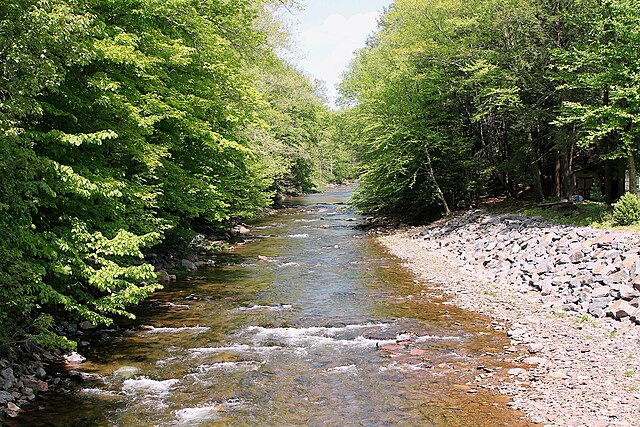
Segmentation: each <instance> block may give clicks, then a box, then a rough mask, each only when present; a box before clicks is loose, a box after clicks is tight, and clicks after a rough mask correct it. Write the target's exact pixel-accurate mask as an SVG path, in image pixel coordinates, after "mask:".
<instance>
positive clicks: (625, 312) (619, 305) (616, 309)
mask: <svg viewBox="0 0 640 427" xmlns="http://www.w3.org/2000/svg"><path fill="white" fill-rule="evenodd" d="M637 312H638V309H637V308H636V307H634V306H632V305H631V304H629V303H628V302H627V301H624V300H618V301H615V302H614V303H613V304H611V305H610V306H609V307H607V309H606V310H605V313H606V314H607V316H610V317H613V318H614V319H616V320H620V319H622V318H625V317H629V316H631V315H634V316H635V314H636V313H637Z"/></svg>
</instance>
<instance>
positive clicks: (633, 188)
mask: <svg viewBox="0 0 640 427" xmlns="http://www.w3.org/2000/svg"><path fill="white" fill-rule="evenodd" d="M628 167H629V193H631V194H633V195H634V196H636V197H637V196H638V173H637V172H636V156H635V154H633V153H632V154H629V165H628Z"/></svg>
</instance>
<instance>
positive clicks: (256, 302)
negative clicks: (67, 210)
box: [15, 187, 530, 427]
mask: <svg viewBox="0 0 640 427" xmlns="http://www.w3.org/2000/svg"><path fill="white" fill-rule="evenodd" d="M350 190H351V189H350V188H345V187H340V188H336V189H332V190H329V191H328V192H326V193H323V194H317V195H309V196H304V197H300V198H296V199H294V200H293V201H291V202H290V204H289V206H288V207H287V208H286V209H283V210H282V211H281V212H280V213H279V214H278V215H277V216H273V217H269V218H266V219H263V220H260V221H257V222H255V223H254V224H253V226H252V232H253V235H254V237H255V239H254V240H253V241H250V242H247V243H245V244H243V245H240V246H238V247H237V248H235V249H234V250H233V251H231V252H227V253H223V254H220V255H219V256H218V258H217V260H218V266H217V267H215V268H211V269H207V270H200V271H198V272H197V273H196V275H197V276H204V277H206V280H205V279H204V278H203V277H200V278H199V280H181V281H179V282H177V283H175V284H171V285H169V286H167V287H166V288H165V290H163V291H160V292H157V293H155V294H154V295H153V296H152V298H151V299H150V301H148V302H147V303H145V304H144V305H143V307H141V308H140V310H139V311H138V320H137V321H136V322H137V326H134V327H132V328H131V329H130V330H129V331H128V332H127V333H125V334H121V335H120V336H119V337H118V338H117V339H116V340H114V341H112V342H110V343H108V344H104V345H102V346H97V347H94V348H93V349H92V350H91V352H87V354H86V356H87V358H88V360H87V362H85V363H83V364H82V365H81V367H80V369H82V371H84V372H90V373H95V374H99V375H101V376H102V380H100V381H96V382H85V383H82V384H77V386H76V388H75V389H74V390H73V393H70V394H60V393H57V394H56V393H48V394H46V395H45V396H44V397H43V398H42V399H41V400H39V401H37V402H36V403H35V404H34V405H32V407H31V408H27V409H28V410H29V411H28V412H27V414H25V415H23V416H22V417H21V418H18V420H17V423H16V424H15V425H29V426H83V427H87V426H174V425H184V426H187V425H188V426H499V425H507V426H526V425H530V424H527V423H526V422H524V421H522V420H521V416H522V414H520V413H518V412H516V411H513V410H511V409H509V407H508V405H507V403H508V401H507V399H506V398H504V397H501V396H497V395H495V394H491V393H489V392H486V391H484V390H482V389H479V390H478V391H477V392H476V390H475V389H471V390H470V388H471V387H470V386H469V385H468V383H473V380H474V377H475V376H476V375H478V372H479V371H478V367H480V366H484V367H488V368H490V369H492V370H496V369H498V370H500V369H501V368H502V369H505V367H507V366H510V365H509V364H508V362H507V361H505V360H504V356H503V347H504V346H505V345H508V342H507V341H506V339H505V338H504V337H503V335H501V334H498V333H495V332H494V331H493V330H492V329H491V328H490V326H489V324H490V320H489V319H487V318H485V317H482V316H479V315H475V314H473V313H469V312H465V311H462V310H459V309H457V308H455V307H453V306H452V305H450V304H447V303H446V302H445V301H443V300H442V299H438V298H437V297H433V296H432V295H430V292H428V288H425V286H424V285H421V284H416V282H415V280H414V277H412V276H411V275H409V274H408V273H407V272H406V271H405V270H403V269H402V267H401V266H400V265H399V260H398V259H396V258H394V257H392V256H391V255H389V254H387V253H386V252H385V251H384V250H383V249H382V248H381V247H380V246H378V245H377V244H376V243H375V242H374V241H373V240H372V239H371V238H369V237H367V236H365V235H364V234H363V233H362V232H360V231H358V230H357V229H355V228H354V225H355V224H357V221H359V220H360V218H359V217H357V216H356V215H354V214H353V213H352V212H349V211H348V210H347V209H346V207H345V203H346V202H347V200H348V197H349V195H350ZM354 219H355V220H356V221H354ZM425 290H427V291H426V292H425ZM141 325H145V326H141Z"/></svg>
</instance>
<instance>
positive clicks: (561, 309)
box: [379, 211, 640, 427]
mask: <svg viewBox="0 0 640 427" xmlns="http://www.w3.org/2000/svg"><path fill="white" fill-rule="evenodd" d="M379 240H380V242H381V243H382V244H383V245H384V246H386V247H387V248H388V249H389V250H390V252H391V253H393V254H394V255H396V256H398V257H400V258H402V259H403V260H404V261H405V262H406V265H407V267H408V268H409V269H410V270H412V271H413V272H414V273H415V274H417V275H418V276H419V277H420V278H421V279H422V280H424V281H426V282H428V283H430V284H436V285H439V288H440V289H441V290H442V292H443V293H445V294H447V295H449V296H450V297H451V303H452V304H455V305H457V306H460V307H462V308H466V309H471V310H474V311H477V312H480V313H483V314H486V315H489V316H491V317H492V318H494V319H497V320H500V321H505V322H507V323H508V324H509V326H506V327H505V333H506V334H507V335H508V336H509V337H510V339H511V344H512V347H511V348H506V349H505V351H506V352H519V353H521V355H520V357H519V360H522V361H523V362H524V363H525V364H526V365H528V366H530V368H528V369H521V370H517V369H516V370H513V371H512V372H510V374H512V375H511V376H512V379H511V381H503V382H500V383H498V384H493V385H490V387H491V388H494V389H496V390H498V391H500V392H501V393H504V394H507V395H509V396H511V397H512V399H513V403H512V405H513V407H514V408H517V409H519V410H522V411H523V412H524V413H526V414H527V415H528V416H529V418H530V419H531V420H532V421H534V422H538V423H541V424H545V425H552V426H589V427H593V426H632V425H638V423H640V392H639V390H640V364H639V363H638V358H639V357H640V327H639V326H636V325H635V324H634V321H637V317H636V316H637V312H636V311H634V310H633V309H634V308H635V307H634V306H637V302H638V299H637V297H638V296H637V295H636V293H637V290H636V289H634V285H635V284H636V283H637V279H636V278H637V277H638V273H639V271H638V269H637V264H636V261H637V249H638V245H637V242H638V240H639V236H637V235H634V234H628V233H624V232H603V231H601V230H595V229H590V228H578V227H571V226H565V225H558V224H551V223H547V222H544V221H540V220H537V219H533V218H527V217H524V216H518V215H494V214H489V213H486V212H483V211H473V212H469V213H467V214H465V215H463V216H460V217H456V218H453V219H450V220H447V221H441V222H439V223H436V224H433V225H431V226H428V227H418V228H410V229H405V230H402V231H399V232H396V233H393V234H391V235H387V236H383V237H380V238H379ZM578 251H579V253H578ZM636 287H637V286H636ZM605 303H606V304H605ZM612 306H613V307H612ZM623 310H627V311H630V312H631V313H623V312H622V311H623ZM607 312H608V315H609V316H613V317H602V315H603V313H604V314H606V313H607ZM614 317H616V318H617V319H619V320H616V319H614ZM496 328H498V329H500V328H503V326H502V324H501V322H496Z"/></svg>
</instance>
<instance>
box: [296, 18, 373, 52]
mask: <svg viewBox="0 0 640 427" xmlns="http://www.w3.org/2000/svg"><path fill="white" fill-rule="evenodd" d="M378 15H379V13H377V12H368V13H358V14H355V15H352V16H349V17H346V16H344V15H339V14H336V13H334V14H332V15H329V16H328V17H327V18H326V19H325V20H324V22H323V23H322V24H320V25H318V26H315V27H311V28H309V29H307V30H305V31H303V33H302V41H303V43H304V44H305V45H306V46H307V47H313V46H323V45H338V44H350V45H352V46H354V47H355V48H356V49H357V48H358V47H361V46H363V45H364V43H363V42H364V40H365V39H366V36H367V35H368V34H369V33H371V31H373V29H375V27H376V23H377V19H378Z"/></svg>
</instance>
